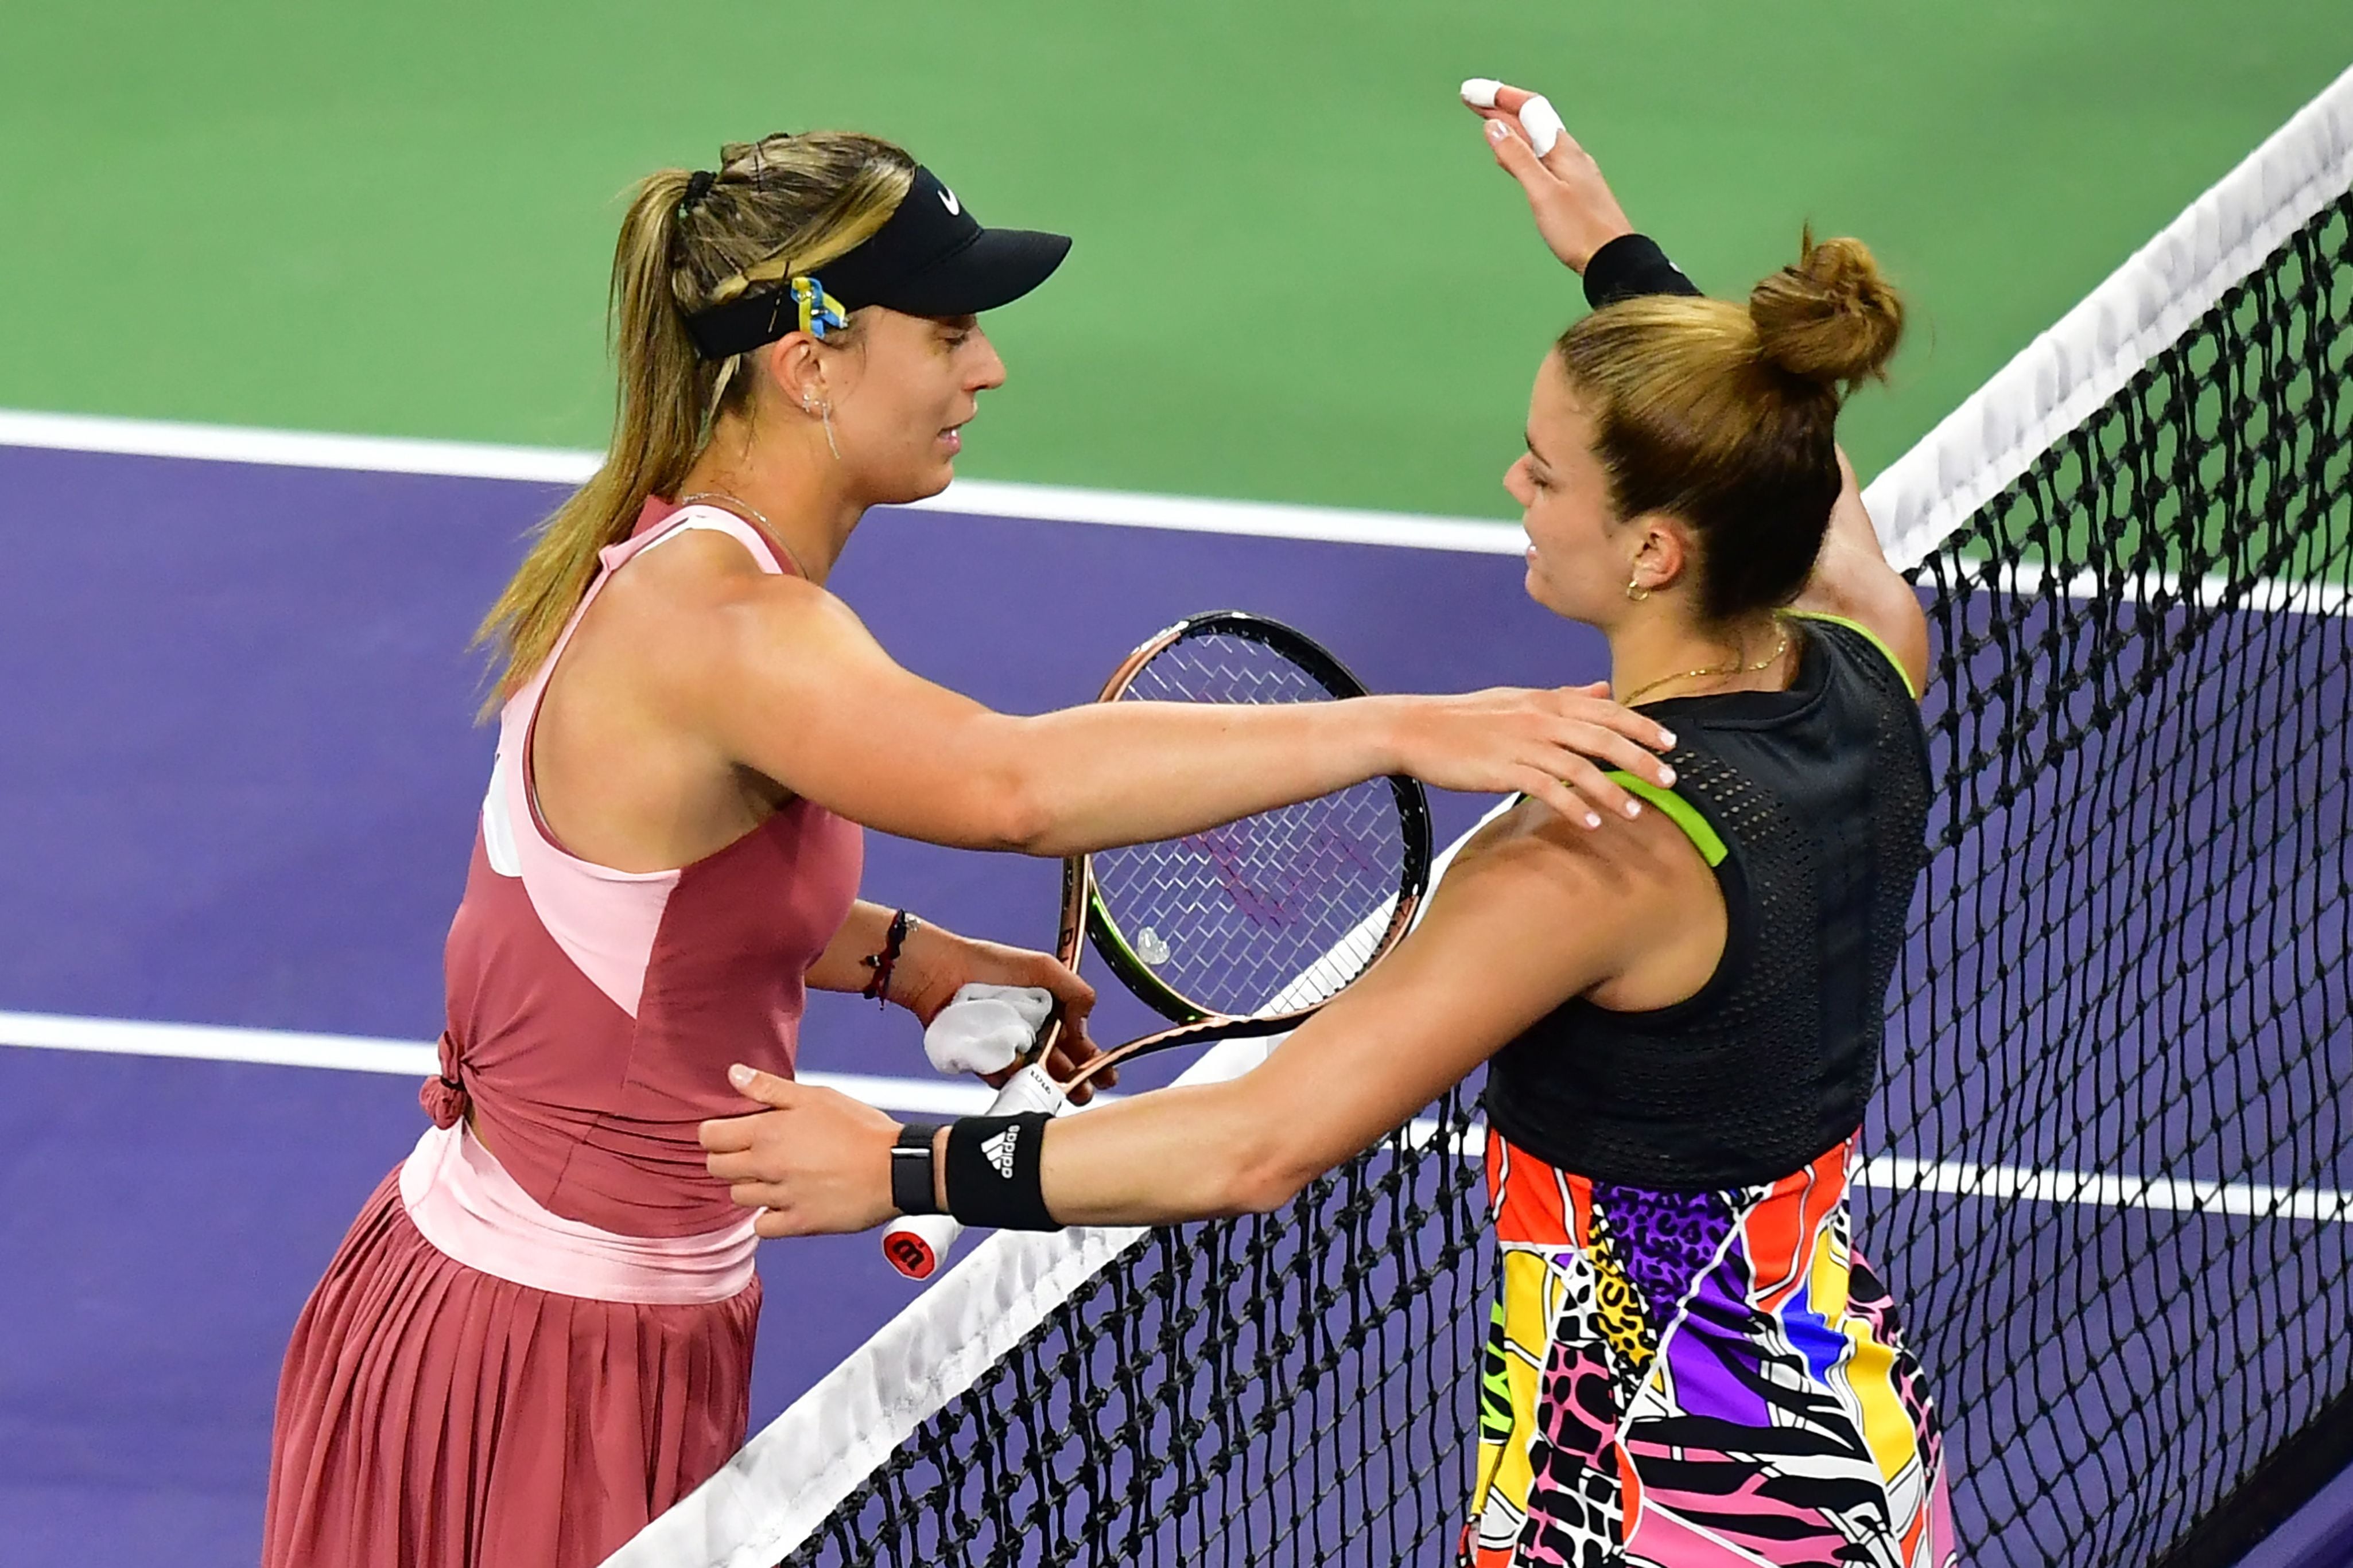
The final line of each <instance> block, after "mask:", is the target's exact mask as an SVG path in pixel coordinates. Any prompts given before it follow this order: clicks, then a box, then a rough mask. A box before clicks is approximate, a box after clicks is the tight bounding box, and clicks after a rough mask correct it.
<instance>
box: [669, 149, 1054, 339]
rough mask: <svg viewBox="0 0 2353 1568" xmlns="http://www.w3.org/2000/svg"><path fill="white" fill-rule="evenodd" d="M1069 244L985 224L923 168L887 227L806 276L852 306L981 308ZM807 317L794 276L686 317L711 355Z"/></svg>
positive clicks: (1005, 297)
mask: <svg viewBox="0 0 2353 1568" xmlns="http://www.w3.org/2000/svg"><path fill="white" fill-rule="evenodd" d="M1070 250H1071V240H1070V237H1069V236H1068V235H1061V234H1041V233H1039V232H1037V231H1035V230H1031V229H1021V228H983V227H982V226H981V225H980V220H979V219H977V218H976V217H974V216H972V214H971V213H970V212H968V211H966V210H965V205H964V203H963V202H962V201H960V200H959V199H957V196H956V194H955V192H954V191H952V190H950V189H948V187H947V186H945V185H944V184H940V181H939V176H938V175H936V174H933V173H932V172H931V171H930V170H929V169H925V168H922V167H918V168H917V169H916V170H915V183H914V184H913V185H912V186H910V187H909V189H908V191H907V195H906V196H905V197H904V198H903V199H902V200H901V202H900V203H899V205H898V208H897V210H896V211H894V212H892V215H891V216H890V217H889V218H888V219H887V220H885V221H884V223H883V225H882V226H881V228H878V229H876V230H875V231H874V232H873V233H872V234H871V235H869V236H868V237H866V238H865V239H864V240H862V241H860V243H859V244H858V245H857V246H855V247H852V248H851V249H850V250H849V251H847V252H846V253H844V254H843V255H840V256H838V257H836V258H833V259H832V260H831V261H828V262H826V263H825V264H824V265H822V266H819V267H812V268H809V269H808V272H807V276H808V277H810V278H812V279H815V280H816V281H817V283H818V286H819V287H821V288H822V289H824V290H825V292H826V294H827V295H828V297H830V299H831V300H834V301H835V302H837V303H839V306H840V308H841V309H842V310H844V311H845V312H847V311H849V310H857V309H858V308H859V307H860V306H861V305H881V306H884V307H885V308H887V309H890V310H900V311H903V312H904V313H906V314H907V315H910V316H976V315H978V314H980V312H981V311H983V310H995V309H997V307H998V306H999V305H1007V304H1010V303H1012V302H1013V301H1014V300H1018V299H1019V298H1021V296H1022V295H1024V294H1027V293H1028V292H1029V290H1030V289H1035V288H1036V287H1038V285H1039V284H1040V283H1043V282H1044V281H1045V280H1046V279H1048V278H1050V277H1051V276H1052V275H1053V271H1054V269H1055V268H1058V267H1060V265H1061V264H1062V258H1063V257H1065V256H1067V255H1069V254H1070ZM800 325H801V322H800V312H799V309H798V305H797V301H796V300H795V299H794V296H793V291H792V288H791V284H790V282H789V280H779V281H778V282H776V284H774V285H771V286H770V287H768V288H766V289H762V290H761V291H759V292H758V293H754V294H745V295H744V296H742V297H740V298H738V299H734V300H729V301H727V303H725V304H723V305H714V306H712V308H711V309H710V310H698V311H696V312H695V313H694V314H693V315H691V316H689V317H688V318H687V319H686V329H687V331H688V333H689V335H691V337H692V338H693V339H694V345H695V348H696V350H697V351H698V352H700V353H702V357H703V358H705V359H725V358H727V357H729V356H730V355H732V354H740V353H748V352H749V351H751V350H753V349H755V348H758V347H760V346H761V345H762V344H763V343H772V342H776V340H777V339H778V338H781V337H783V336H785V335H786V333H788V332H793V331H799V330H800Z"/></svg>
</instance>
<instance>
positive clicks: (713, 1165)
mask: <svg viewBox="0 0 2353 1568" xmlns="http://www.w3.org/2000/svg"><path fill="white" fill-rule="evenodd" d="M727 1081H728V1082H730V1083H732V1084H733V1085H734V1086H735V1087H736V1089H739V1090H741V1091H742V1092H743V1094H744V1097H745V1098H746V1099H748V1100H756V1101H758V1102H759V1103H760V1104H762V1105H765V1106H767V1107H768V1108H769V1109H767V1110H758V1111H754V1112H753V1113H752V1114H751V1115H748V1116H731V1117H727V1118H724V1119H723V1120H721V1121H706V1122H704V1123H703V1124H702V1147H703V1151H704V1154H705V1158H704V1161H703V1163H704V1164H706V1165H707V1166H709V1167H710V1170H711V1173H712V1175H714V1176H716V1177H718V1178H719V1179H720V1180H721V1181H723V1182H725V1183H727V1184H728V1193H727V1195H728V1196H729V1197H731V1198H733V1200H734V1201H735V1202H736V1203H737V1204H738V1205H742V1206H743V1207H744V1208H748V1209H760V1210H762V1211H764V1212H763V1213H762V1214H761V1215H760V1216H759V1218H757V1219H756V1220H754V1222H753V1226H752V1228H753V1229H754V1230H756V1231H758V1232H759V1233H760V1235H762V1236H764V1237H770V1238H771V1239H773V1238H775V1237H780V1236H821V1235H829V1234H834V1233H838V1232H842V1231H852V1230H869V1229H871V1228H872V1227H873V1226H878V1225H881V1223H882V1222H883V1221H884V1220H886V1219H889V1218H890V1217H891V1216H892V1215H894V1214H896V1213H897V1212H898V1210H896V1209H895V1208H893V1207H892V1204H891V1145H892V1143H893V1142H896V1141H897V1140H898V1136H899V1123H898V1122H896V1121H892V1119H891V1118H890V1117H889V1116H887V1115H885V1114H884V1113H883V1112H881V1111H880V1110H875V1109H874V1108H873V1107H872V1106H871V1105H868V1104H865V1103H864V1102H862V1101H860V1100H852V1099H850V1098H849V1096H848V1095H846V1094H843V1093H841V1092H839V1090H837V1089H818V1088H814V1087H812V1086H810V1085H808V1084H805V1083H795V1082H793V1081H792V1080H791V1079H781V1078H777V1077H776V1076H775V1075H774V1074H773V1073H765V1072H758V1071H755V1070H754V1069H753V1068H747V1067H740V1066H739V1067H733V1068H728V1069H727Z"/></svg>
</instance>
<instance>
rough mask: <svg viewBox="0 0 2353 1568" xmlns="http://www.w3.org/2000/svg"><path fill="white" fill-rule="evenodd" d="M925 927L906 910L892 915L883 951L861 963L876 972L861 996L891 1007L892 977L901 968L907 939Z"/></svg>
mask: <svg viewBox="0 0 2353 1568" xmlns="http://www.w3.org/2000/svg"><path fill="white" fill-rule="evenodd" d="M922 929H923V921H919V920H917V919H916V918H915V917H914V916H913V915H911V914H909V913H908V912H907V911H906V910H896V911H894V912H893V913H892V916H891V929H890V931H889V932H888V933H887V934H886V935H885V936H884V937H883V939H882V951H881V952H870V953H868V954H867V955H866V956H865V957H864V958H863V959H860V961H859V962H860V963H863V964H865V965H866V967H867V968H869V969H871V970H872V971H873V972H874V974H873V977H872V978H871V979H870V980H868V981H867V983H866V984H865V985H864V986H862V987H861V988H860V990H859V993H858V994H860V996H865V997H870V998H871V999H872V1000H874V1001H876V1002H879V1003H881V1004H882V1005H884V1006H886V1007H887V1006H889V1005H890V1004H891V975H892V972H893V971H895V970H896V969H897V968H898V967H899V954H900V952H901V951H902V949H904V948H905V947H906V945H907V939H908V938H909V937H911V936H913V934H914V933H915V932H916V931H920V930H922Z"/></svg>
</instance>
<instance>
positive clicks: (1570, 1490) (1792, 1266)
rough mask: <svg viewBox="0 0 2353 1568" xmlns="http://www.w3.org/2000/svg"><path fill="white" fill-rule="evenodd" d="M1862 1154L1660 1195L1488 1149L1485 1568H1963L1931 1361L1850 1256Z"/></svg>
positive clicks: (1467, 1558)
mask: <svg viewBox="0 0 2353 1568" xmlns="http://www.w3.org/2000/svg"><path fill="white" fill-rule="evenodd" d="M1852 1158H1853V1146H1852V1144H1851V1143H1850V1144H1846V1145H1842V1146H1841V1147H1839V1148H1836V1149H1833V1150H1831V1152H1829V1153H1827V1154H1824V1155H1823V1156H1821V1158H1820V1159H1818V1160H1816V1161H1815V1162H1814V1163H1812V1164H1811V1165H1810V1166H1808V1167H1807V1168H1806V1169H1804V1170H1802V1171H1799V1172H1797V1173H1795V1174H1793V1175H1789V1176H1787V1177H1785V1178H1783V1179H1782V1180H1780V1181H1778V1182H1776V1183H1774V1184H1772V1185H1771V1186H1769V1187H1738V1188H1734V1189H1731V1190H1729V1191H1725V1192H1714V1193H1655V1192H1649V1191H1645V1190H1643V1189H1641V1188H1639V1187H1622V1186H1613V1185H1611V1184H1609V1183H1606V1182H1594V1181H1588V1180H1587V1179H1586V1178H1584V1177H1582V1176H1572V1175H1569V1174H1568V1173H1566V1172H1562V1171H1556V1170H1555V1169H1553V1168H1552V1167H1551V1166H1549V1165H1546V1164H1545V1163H1543V1162H1542V1161H1540V1160H1537V1159H1535V1157H1534V1156H1533V1155H1530V1154H1529V1153H1527V1152H1525V1150H1521V1149H1517V1148H1514V1147H1513V1146H1512V1145H1511V1144H1510V1143H1508V1142H1504V1139H1503V1138H1501V1137H1499V1136H1497V1135H1495V1134H1494V1133H1493V1132H1490V1133H1489V1135H1488V1141H1487V1191H1488V1197H1489V1200H1490V1201H1491V1202H1492V1204H1493V1208H1494V1215H1495V1235H1496V1241H1497V1244H1498V1246H1499V1247H1500V1248H1501V1250H1502V1253H1503V1272H1504V1287H1503V1299H1502V1300H1499V1301H1498V1302H1497V1303H1496V1304H1495V1310H1494V1319H1493V1325H1492V1327H1491V1328H1490V1329H1489V1331H1488V1339H1487V1351H1486V1355H1485V1358H1484V1363H1483V1365H1482V1369H1481V1375H1480V1391H1479V1406H1480V1413H1479V1484H1478V1489H1477V1491H1476V1492H1475V1493H1474V1494H1473V1496H1472V1504H1471V1512H1472V1517H1471V1522H1470V1523H1469V1524H1468V1525H1467V1526H1465V1527H1464V1530H1463V1537H1462V1548H1461V1562H1462V1563H1464V1564H1466V1565H1467V1568H1533V1565H1538V1564H1541V1565H1544V1568H1552V1565H1555V1564H1566V1565H1567V1568H1620V1565H1621V1564H1622V1565H1624V1568H1734V1565H1736V1564H1737V1565H1739V1568H1758V1565H1767V1564H1769V1565H1771V1568H1785V1565H1792V1564H1801V1563H1803V1564H1812V1563H1822V1564H1837V1565H1840V1568H1846V1565H1849V1564H1870V1565H1873V1568H1879V1565H1884V1568H1952V1565H1953V1564H1956V1563H1958V1561H1959V1557H1958V1554H1957V1551H1956V1549H1955V1547H1954V1543H1953V1527H1952V1512H1951V1508H1950V1504H1949V1501H1948V1500H1947V1491H1946V1485H1945V1473H1944V1463H1943V1443H1942V1439H1941V1437H1940V1436H1939V1434H1938V1431H1937V1426H1936V1415H1935V1413H1934V1411H1932V1410H1931V1409H1930V1407H1929V1404H1928V1394H1927V1390H1926V1386H1925V1381H1924V1379H1923V1377H1922V1375H1921V1371H1920V1364H1919V1363H1918V1362H1917V1361H1916V1360H1915V1359H1914V1358H1913V1356H1912V1354H1911V1352H1908V1351H1907V1350H1905V1348H1904V1344H1903V1342H1902V1340H1901V1339H1900V1338H1899V1337H1898V1335H1897V1332H1896V1327H1895V1317H1894V1302H1893V1301H1891V1300H1889V1299H1888V1293H1887V1289H1886V1288H1885V1287H1884V1286H1883V1285H1882V1284H1881V1283H1880V1282H1879V1280H1878V1279H1877V1278H1876V1277H1875V1276H1874V1275H1873V1273H1872V1271H1871V1269H1870V1268H1869V1266H1868V1265H1866V1264H1865V1263H1864V1262H1863V1260H1862V1258H1859V1257H1857V1256H1856V1255H1855V1253H1854V1251H1853V1248H1852V1246H1851V1245H1850V1244H1849V1241H1848V1236H1847V1183H1846V1172H1847V1165H1848V1163H1849V1161H1850V1160H1852Z"/></svg>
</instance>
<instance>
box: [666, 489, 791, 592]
mask: <svg viewBox="0 0 2353 1568" xmlns="http://www.w3.org/2000/svg"><path fill="white" fill-rule="evenodd" d="M699 500H723V501H725V502H727V503H728V504H729V505H731V506H737V507H741V508H743V509H744V510H745V511H748V512H750V513H751V514H752V521H754V522H756V523H758V524H759V525H760V532H761V533H762V534H763V535H765V537H766V539H767V541H768V542H769V543H771V544H773V545H775V546H776V548H777V549H779V550H781V551H783V552H785V559H786V560H787V561H789V562H791V563H793V570H794V571H795V572H797V573H799V574H800V579H801V581H802V582H804V583H812V582H815V581H816V579H815V578H813V577H811V576H810V575H809V574H808V568H807V567H806V566H804V565H802V564H801V558H800V557H799V556H797V555H796V554H794V553H793V547H792V546H791V545H789V544H786V542H785V541H784V538H783V536H782V535H780V534H779V533H777V532H776V524H775V523H773V522H770V521H768V519H767V517H766V515H765V514H764V513H763V512H762V511H761V510H760V509H759V508H758V507H756V506H754V505H753V504H752V503H751V502H750V501H747V500H744V498H743V497H742V496H736V495H729V494H728V493H727V492H726V491H725V490H697V491H695V492H694V493H693V494H692V495H691V496H681V497H679V498H678V504H679V505H680V506H681V507H689V506H692V505H693V504H694V503H695V502H696V501H699Z"/></svg>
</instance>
